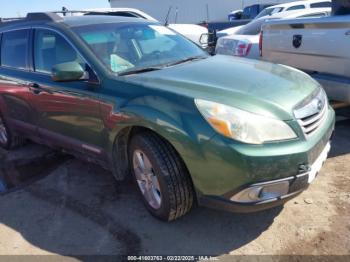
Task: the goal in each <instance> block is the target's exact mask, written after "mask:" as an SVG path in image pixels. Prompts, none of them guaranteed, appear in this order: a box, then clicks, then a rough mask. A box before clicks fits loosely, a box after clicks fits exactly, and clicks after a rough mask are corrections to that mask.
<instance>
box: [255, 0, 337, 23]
mask: <svg viewBox="0 0 350 262" xmlns="http://www.w3.org/2000/svg"><path fill="white" fill-rule="evenodd" d="M331 6H332V1H331V0H303V1H294V2H289V3H284V4H279V5H274V6H271V7H268V8H266V9H264V10H263V11H261V12H260V13H259V15H257V16H256V17H255V18H256V19H257V18H261V17H264V16H270V15H273V14H277V13H283V12H288V11H295V10H304V9H310V8H327V7H329V8H330V7H331Z"/></svg>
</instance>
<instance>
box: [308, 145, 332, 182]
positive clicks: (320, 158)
mask: <svg viewBox="0 0 350 262" xmlns="http://www.w3.org/2000/svg"><path fill="white" fill-rule="evenodd" d="M330 149H331V145H330V143H329V142H328V143H327V145H326V146H325V148H324V149H323V150H322V152H321V154H320V155H319V156H318V158H317V159H316V161H315V162H314V163H313V164H312V165H311V170H310V172H309V176H308V183H309V184H310V183H311V182H312V181H313V180H314V179H315V177H316V176H317V174H318V172H320V170H321V168H322V166H323V163H324V162H325V161H326V159H327V157H328V153H329V151H330Z"/></svg>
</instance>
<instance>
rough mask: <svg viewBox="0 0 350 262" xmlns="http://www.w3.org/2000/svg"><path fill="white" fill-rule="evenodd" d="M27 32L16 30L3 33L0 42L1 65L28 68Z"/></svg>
mask: <svg viewBox="0 0 350 262" xmlns="http://www.w3.org/2000/svg"><path fill="white" fill-rule="evenodd" d="M28 37H29V30H16V31H11V32H6V33H3V36H2V41H1V65H2V66H7V67H12V68H18V69H27V68H28Z"/></svg>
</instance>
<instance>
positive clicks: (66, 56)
mask: <svg viewBox="0 0 350 262" xmlns="http://www.w3.org/2000/svg"><path fill="white" fill-rule="evenodd" d="M34 45H35V46H34V59H35V61H34V62H35V71H38V72H44V73H50V72H51V70H52V68H53V66H54V65H57V64H61V63H66V62H73V61H75V62H78V63H81V64H83V60H82V59H81V57H80V56H79V54H78V53H77V52H76V51H75V49H74V48H73V47H72V46H71V45H70V44H69V43H68V42H67V40H66V39H64V38H63V37H62V36H61V35H59V34H57V33H55V32H52V31H50V30H45V29H42V30H41V29H39V30H36V31H35V42H34Z"/></svg>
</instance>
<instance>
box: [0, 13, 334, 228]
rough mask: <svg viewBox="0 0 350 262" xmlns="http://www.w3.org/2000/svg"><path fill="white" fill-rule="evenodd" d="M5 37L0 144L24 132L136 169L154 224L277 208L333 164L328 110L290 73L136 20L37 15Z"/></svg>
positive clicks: (321, 97)
mask: <svg viewBox="0 0 350 262" xmlns="http://www.w3.org/2000/svg"><path fill="white" fill-rule="evenodd" d="M0 34H1V37H2V41H1V65H0V111H1V117H0V145H1V146H2V147H3V148H6V149H10V148H13V147H15V146H19V145H20V144H21V143H22V142H23V140H24V139H25V138H30V139H32V140H33V141H36V142H38V143H42V144H46V145H49V146H51V147H54V148H57V149H63V150H64V151H65V152H68V153H70V154H73V155H75V156H78V157H81V158H83V159H86V160H89V161H92V162H95V163H98V164H100V165H101V166H103V167H104V168H107V169H109V170H111V171H112V173H113V175H114V176H115V178H116V179H117V180H123V179H125V178H127V177H129V176H132V177H133V179H134V181H135V183H136V186H137V188H138V190H139V192H140V194H141V196H142V199H143V202H144V204H145V206H146V208H147V209H148V210H149V211H150V213H151V214H153V215H154V216H156V217H158V218H160V219H163V220H166V221H170V220H174V219H177V218H179V217H181V216H183V215H184V214H186V213H187V212H188V211H190V210H191V208H192V207H193V206H194V204H195V203H198V204H199V205H203V206H209V207H213V208H219V209H226V210H231V211H237V212H249V211H257V210H261V209H266V208H270V207H273V206H276V205H280V204H283V203H284V202H285V201H287V200H289V199H291V198H292V197H294V196H295V195H297V194H298V193H300V192H301V191H303V190H305V189H306V188H307V187H308V185H309V184H310V183H311V182H312V181H313V180H314V178H315V176H316V175H317V172H318V171H319V170H320V169H321V166H322V163H323V161H325V160H326V158H327V153H328V151H329V148H330V144H329V140H330V137H331V135H332V132H333V129H334V119H335V116H334V111H333V110H332V109H331V107H330V106H329V104H328V102H327V96H326V95H325V93H324V91H323V89H322V88H321V86H320V85H319V84H318V83H317V82H315V81H314V80H312V79H311V78H310V77H309V76H307V75H306V74H304V73H300V72H299V71H297V70H295V69H291V68H288V67H285V66H281V65H274V64H270V63H266V62H260V61H254V60H248V59H242V58H233V57H228V56H214V57H211V56H208V55H207V54H206V53H205V52H204V51H203V50H202V49H201V48H199V47H198V46H197V45H195V44H194V43H193V42H191V41H189V40H188V39H186V38H184V37H183V36H181V35H179V34H177V33H175V32H174V31H172V30H170V29H169V28H167V27H165V26H163V25H160V24H159V23H156V22H151V21H148V20H141V19H135V18H128V17H117V16H76V17H64V18H62V17H59V16H57V15H55V14H52V13H31V14H28V15H27V17H26V18H25V19H19V20H18V21H15V22H6V23H1V24H0ZM252 76H254V77H252Z"/></svg>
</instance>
